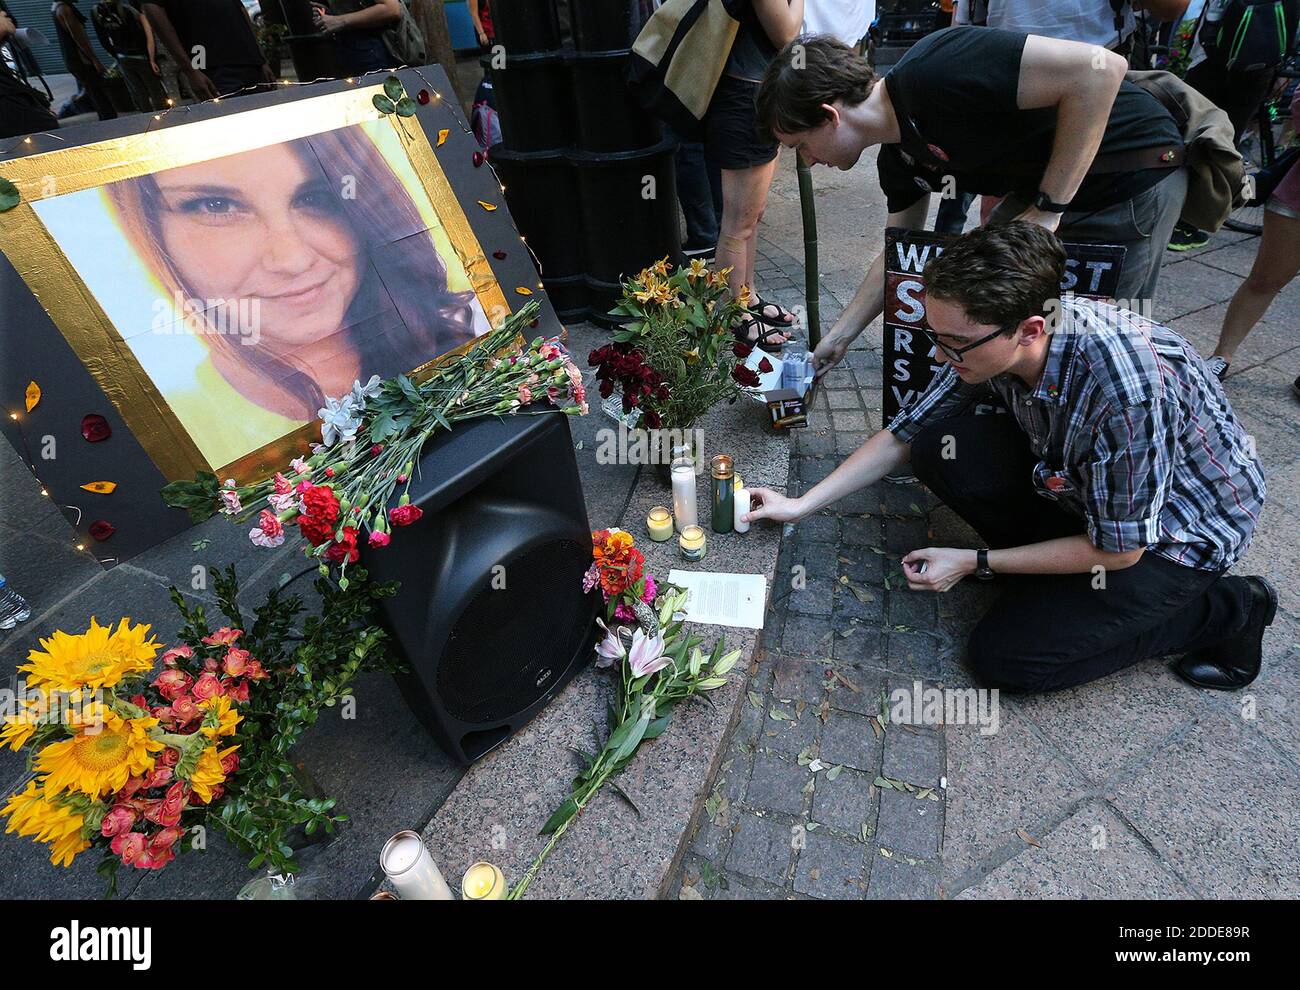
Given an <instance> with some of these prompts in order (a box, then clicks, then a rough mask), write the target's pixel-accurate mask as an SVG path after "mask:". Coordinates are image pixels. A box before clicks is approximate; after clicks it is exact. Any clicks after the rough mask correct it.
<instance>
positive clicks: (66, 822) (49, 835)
mask: <svg viewBox="0 0 1300 990" xmlns="http://www.w3.org/2000/svg"><path fill="white" fill-rule="evenodd" d="M0 817H7V818H8V819H9V824H8V825H7V826H6V827H5V831H6V832H17V833H18V834H19V835H21V836H30V837H32V838H33V839H35V840H36V841H37V842H46V843H49V846H50V862H51V863H53V864H54V865H55V866H71V865H72V861H73V859H75V858H76V856H77V854H78V853H80V852H84V851H85V850H87V849H89V848H90V842H89V841H88V840H87V839H86V838H84V837H83V836H82V834H81V829H82V826H83V825H84V824H85V817H84V816H83V815H81V814H79V813H78V812H76V811H74V810H72V809H71V808H68V807H66V806H65V805H63V804H62V803H61V802H59V801H56V800H53V799H51V798H50V796H49V795H47V794H46V793H45V791H44V790H43V789H42V788H41V786H40V785H39V784H38V783H37V782H36V781H34V780H32V781H28V783H27V789H26V790H24V791H22V792H21V793H19V794H14V795H11V796H10V798H9V800H8V802H7V803H6V804H5V806H4V807H3V808H0Z"/></svg>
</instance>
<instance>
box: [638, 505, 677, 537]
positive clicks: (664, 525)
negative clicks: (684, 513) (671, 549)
mask: <svg viewBox="0 0 1300 990" xmlns="http://www.w3.org/2000/svg"><path fill="white" fill-rule="evenodd" d="M645 527H646V529H647V530H649V531H650V539H652V540H654V541H655V542H656V543H663V542H664V540H668V539H671V538H672V535H673V517H672V514H671V513H669V511H668V508H667V507H666V506H663V505H656V506H655V507H654V508H653V509H651V510H650V514H649V515H648V516H646V517H645Z"/></svg>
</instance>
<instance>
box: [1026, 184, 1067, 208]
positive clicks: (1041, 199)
mask: <svg viewBox="0 0 1300 990" xmlns="http://www.w3.org/2000/svg"><path fill="white" fill-rule="evenodd" d="M1033 203H1034V208H1035V209H1038V210H1042V211H1043V212H1044V213H1064V212H1065V211H1066V210H1068V209H1069V208H1070V204H1069V203H1053V202H1052V198H1051V197H1050V196H1048V195H1047V193H1045V192H1043V190H1041V189H1040V190H1038V195H1036V196H1035V197H1034V200H1033Z"/></svg>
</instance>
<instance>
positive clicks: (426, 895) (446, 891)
mask: <svg viewBox="0 0 1300 990" xmlns="http://www.w3.org/2000/svg"><path fill="white" fill-rule="evenodd" d="M379 866H380V868H381V869H382V870H383V871H384V874H385V875H386V876H387V877H388V879H389V880H391V881H393V886H394V887H396V888H397V892H398V893H399V894H400V895H401V897H402V900H404V901H451V900H455V898H454V897H453V896H452V893H451V888H450V887H448V886H447V881H446V880H444V879H443V878H442V872H441V871H440V870H439V869H438V864H437V863H435V862H434V861H433V857H432V856H430V855H429V850H428V849H426V848H425V846H424V840H423V839H421V838H420V836H419V833H417V832H412V831H411V830H410V829H407V830H406V831H404V832H398V833H397V834H396V835H395V836H393V837H392V838H391V839H389V840H388V841H387V842H386V843H384V849H383V851H382V852H381V853H380V854H379Z"/></svg>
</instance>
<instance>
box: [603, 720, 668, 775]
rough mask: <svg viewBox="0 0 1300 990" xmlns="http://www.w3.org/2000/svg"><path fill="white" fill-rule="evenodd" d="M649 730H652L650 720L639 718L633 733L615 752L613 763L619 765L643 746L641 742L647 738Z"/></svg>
mask: <svg viewBox="0 0 1300 990" xmlns="http://www.w3.org/2000/svg"><path fill="white" fill-rule="evenodd" d="M648 728H650V720H649V719H648V718H638V719H637V720H636V722H635V723H634V724H633V726H632V731H631V732H629V733H628V735H627V738H626V739H624V740H623V743H622V745H620V746H619V747H618V749H616V750H615V751H614V755H613V757H611V762H612V763H614V764H618V763H619V762H621V761H622V760H625V759H627V757H629V756H631V755H632V754H633V753H634V752H636V748H637V747H638V746H640V745H641V740H642V739H644V738H645V734H646V730H647V729H648ZM661 731H662V730H661Z"/></svg>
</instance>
